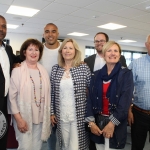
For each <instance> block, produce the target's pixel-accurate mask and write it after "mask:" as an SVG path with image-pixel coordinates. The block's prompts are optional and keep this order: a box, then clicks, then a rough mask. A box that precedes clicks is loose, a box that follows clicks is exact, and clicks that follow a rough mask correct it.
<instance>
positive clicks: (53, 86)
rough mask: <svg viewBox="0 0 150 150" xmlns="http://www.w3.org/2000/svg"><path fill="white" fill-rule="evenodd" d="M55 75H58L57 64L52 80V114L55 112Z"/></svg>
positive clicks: (53, 70)
mask: <svg viewBox="0 0 150 150" xmlns="http://www.w3.org/2000/svg"><path fill="white" fill-rule="evenodd" d="M55 75H56V65H55V66H53V67H52V71H51V76H50V81H51V115H54V114H55V111H54V110H55V93H54V92H55V84H54V81H55Z"/></svg>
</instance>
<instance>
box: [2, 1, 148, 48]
mask: <svg viewBox="0 0 150 150" xmlns="http://www.w3.org/2000/svg"><path fill="white" fill-rule="evenodd" d="M10 5H16V6H25V7H30V8H35V9H40V11H39V12H38V13H37V14H36V15H34V16H33V17H23V16H17V15H11V14H6V11H7V9H8V8H9V6H10ZM146 6H150V0H0V14H1V15H3V16H4V17H5V18H6V20H7V23H9V24H16V25H19V27H18V28H17V29H8V32H11V33H22V34H36V35H41V36H42V34H43V28H44V26H45V24H47V23H55V24H56V25H57V26H58V28H59V33H60V38H64V37H71V36H68V35H67V34H68V33H70V32H82V33H86V34H89V35H88V36H83V37H72V38H76V39H82V40H88V41H93V37H94V35H95V34H96V33H97V32H106V33H107V34H108V35H109V37H110V39H111V40H116V41H118V40H120V39H121V37H122V39H130V40H135V41H137V42H136V43H129V44H127V45H132V46H139V47H144V42H145V38H146V36H147V35H148V34H150V9H149V10H146V9H145V7H146ZM93 16H96V18H94V17H93ZM110 22H113V23H118V24H121V25H125V26H127V28H123V29H118V30H105V29H100V28H98V27H97V26H99V25H103V24H106V23H110ZM22 24H24V25H23V26H22Z"/></svg>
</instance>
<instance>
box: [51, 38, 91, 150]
mask: <svg viewBox="0 0 150 150" xmlns="http://www.w3.org/2000/svg"><path fill="white" fill-rule="evenodd" d="M90 77H91V73H90V69H89V67H88V66H87V65H86V64H82V63H81V52H80V50H79V47H78V45H77V43H76V42H75V40H73V39H65V40H64V41H63V43H62V45H61V47H60V49H59V51H58V64H56V65H54V66H53V67H52V73H51V85H52V86H51V87H52V101H51V122H52V125H54V124H55V123H57V128H58V135H59V143H60V148H61V149H62V150H87V149H88V133H87V132H86V131H85V114H86V104H87V103H86V88H87V87H88V86H89V83H90Z"/></svg>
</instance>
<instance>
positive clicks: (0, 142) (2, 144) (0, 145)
mask: <svg viewBox="0 0 150 150" xmlns="http://www.w3.org/2000/svg"><path fill="white" fill-rule="evenodd" d="M0 100H1V102H0V104H1V106H0V111H1V112H2V113H3V114H4V116H5V118H6V120H7V98H6V97H4V98H1V99H0ZM7 129H8V120H7ZM7 134H8V130H7V131H6V133H5V135H4V136H3V137H2V138H1V139H0V150H6V145H7Z"/></svg>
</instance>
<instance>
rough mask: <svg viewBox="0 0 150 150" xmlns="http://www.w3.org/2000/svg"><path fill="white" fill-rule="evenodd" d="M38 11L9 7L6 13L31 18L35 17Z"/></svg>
mask: <svg viewBox="0 0 150 150" xmlns="http://www.w3.org/2000/svg"><path fill="white" fill-rule="evenodd" d="M39 11H40V10H38V9H33V8H27V7H20V6H14V5H11V6H10V7H9V9H8V10H7V12H6V13H8V14H14V15H20V16H27V17H32V16H33V15H35V14H36V13H37V12H39Z"/></svg>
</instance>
